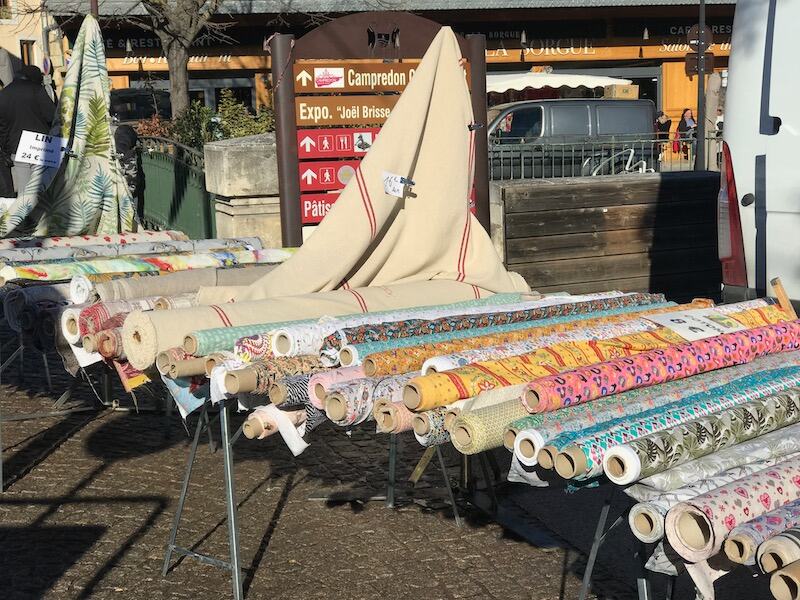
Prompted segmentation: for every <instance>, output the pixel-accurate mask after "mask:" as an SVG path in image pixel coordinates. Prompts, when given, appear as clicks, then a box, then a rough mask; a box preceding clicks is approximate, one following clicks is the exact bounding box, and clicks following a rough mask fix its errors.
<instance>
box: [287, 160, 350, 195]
mask: <svg viewBox="0 0 800 600" xmlns="http://www.w3.org/2000/svg"><path fill="white" fill-rule="evenodd" d="M358 163H359V161H357V160H320V161H313V162H303V163H300V191H301V192H312V191H317V190H340V189H342V188H343V187H344V186H346V185H347V182H348V181H350V179H352V177H353V175H354V174H355V172H356V167H358Z"/></svg>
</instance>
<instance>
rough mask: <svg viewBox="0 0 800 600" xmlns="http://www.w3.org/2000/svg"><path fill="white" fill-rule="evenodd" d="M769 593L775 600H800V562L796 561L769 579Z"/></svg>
mask: <svg viewBox="0 0 800 600" xmlns="http://www.w3.org/2000/svg"><path fill="white" fill-rule="evenodd" d="M769 591H770V592H772V595H773V596H774V597H775V600H798V598H800V561H795V562H793V563H791V564H789V565H787V566H785V567H783V568H782V569H780V570H779V571H775V572H774V573H773V574H772V575H771V576H770V579H769Z"/></svg>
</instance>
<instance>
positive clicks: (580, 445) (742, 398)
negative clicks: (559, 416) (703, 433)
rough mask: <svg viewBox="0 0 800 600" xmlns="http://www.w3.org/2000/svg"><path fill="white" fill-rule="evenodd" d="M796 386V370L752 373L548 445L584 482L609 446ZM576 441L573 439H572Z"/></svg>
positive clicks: (799, 371) (599, 469) (799, 370)
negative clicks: (571, 462)
mask: <svg viewBox="0 0 800 600" xmlns="http://www.w3.org/2000/svg"><path fill="white" fill-rule="evenodd" d="M798 383H800V367H786V368H783V369H776V370H773V371H767V372H764V373H754V374H753V375H748V376H747V377H744V378H742V379H739V380H736V381H734V382H731V383H729V384H726V385H723V386H720V387H716V388H713V389H711V390H708V391H707V392H700V393H698V394H694V395H692V396H689V397H688V398H685V399H683V400H680V401H678V402H674V403H672V404H668V405H666V406H660V407H658V408H654V409H651V410H648V411H645V412H644V413H641V414H640V415H638V416H637V417H636V418H634V419H631V418H630V417H624V418H622V419H616V420H615V421H611V422H607V423H602V424H600V425H597V426H595V427H593V428H591V429H589V430H584V431H580V432H577V434H564V435H561V436H559V437H557V438H555V439H554V440H551V441H550V442H549V443H550V445H552V446H554V447H556V448H559V449H560V450H561V452H562V453H567V454H569V455H570V456H571V457H572V458H573V460H577V462H576V473H575V475H574V477H577V478H579V479H586V478H589V477H596V476H598V475H601V474H602V473H603V471H604V469H603V467H604V464H603V461H604V459H605V457H606V453H607V452H608V450H609V449H610V448H612V447H615V446H619V445H620V444H625V443H627V442H630V441H632V440H636V439H638V438H641V437H644V436H646V435H650V434H652V433H654V432H658V431H662V430H664V429H667V428H668V427H674V426H677V425H680V424H681V423H685V422H686V421H690V420H692V419H697V418H699V417H703V416H706V415H709V414H711V413H714V412H717V411H719V410H723V409H727V408H731V407H733V406H738V405H740V404H743V403H745V402H748V401H750V400H753V399H757V398H763V397H764V396H768V395H770V394H776V393H779V392H782V391H783V390H785V389H787V388H789V387H791V386H794V385H797V384H798ZM575 438H577V439H575Z"/></svg>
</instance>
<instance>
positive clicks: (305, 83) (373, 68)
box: [294, 61, 419, 94]
mask: <svg viewBox="0 0 800 600" xmlns="http://www.w3.org/2000/svg"><path fill="white" fill-rule="evenodd" d="M418 64H419V61H411V62H402V63H399V62H390V63H376V62H371V63H370V62H356V61H297V62H295V63H294V87H295V92H296V93H297V94H329V93H348V92H402V91H403V90H404V89H405V87H406V86H407V85H408V82H409V81H411V78H412V77H413V76H414V71H415V70H416V68H417V65H418Z"/></svg>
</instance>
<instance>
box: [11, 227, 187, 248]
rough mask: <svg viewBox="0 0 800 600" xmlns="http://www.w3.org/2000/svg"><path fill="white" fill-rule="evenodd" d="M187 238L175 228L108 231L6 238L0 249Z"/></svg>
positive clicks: (130, 242)
mask: <svg viewBox="0 0 800 600" xmlns="http://www.w3.org/2000/svg"><path fill="white" fill-rule="evenodd" d="M188 239H189V238H188V237H186V234H185V233H183V232H182V231H175V230H167V231H146V230H145V231H137V232H135V233H133V232H126V233H108V234H102V235H73V236H54V237H24V238H6V239H4V240H0V250H11V249H14V248H61V247H71V246H91V245H102V244H136V243H142V242H168V241H172V240H188Z"/></svg>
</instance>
